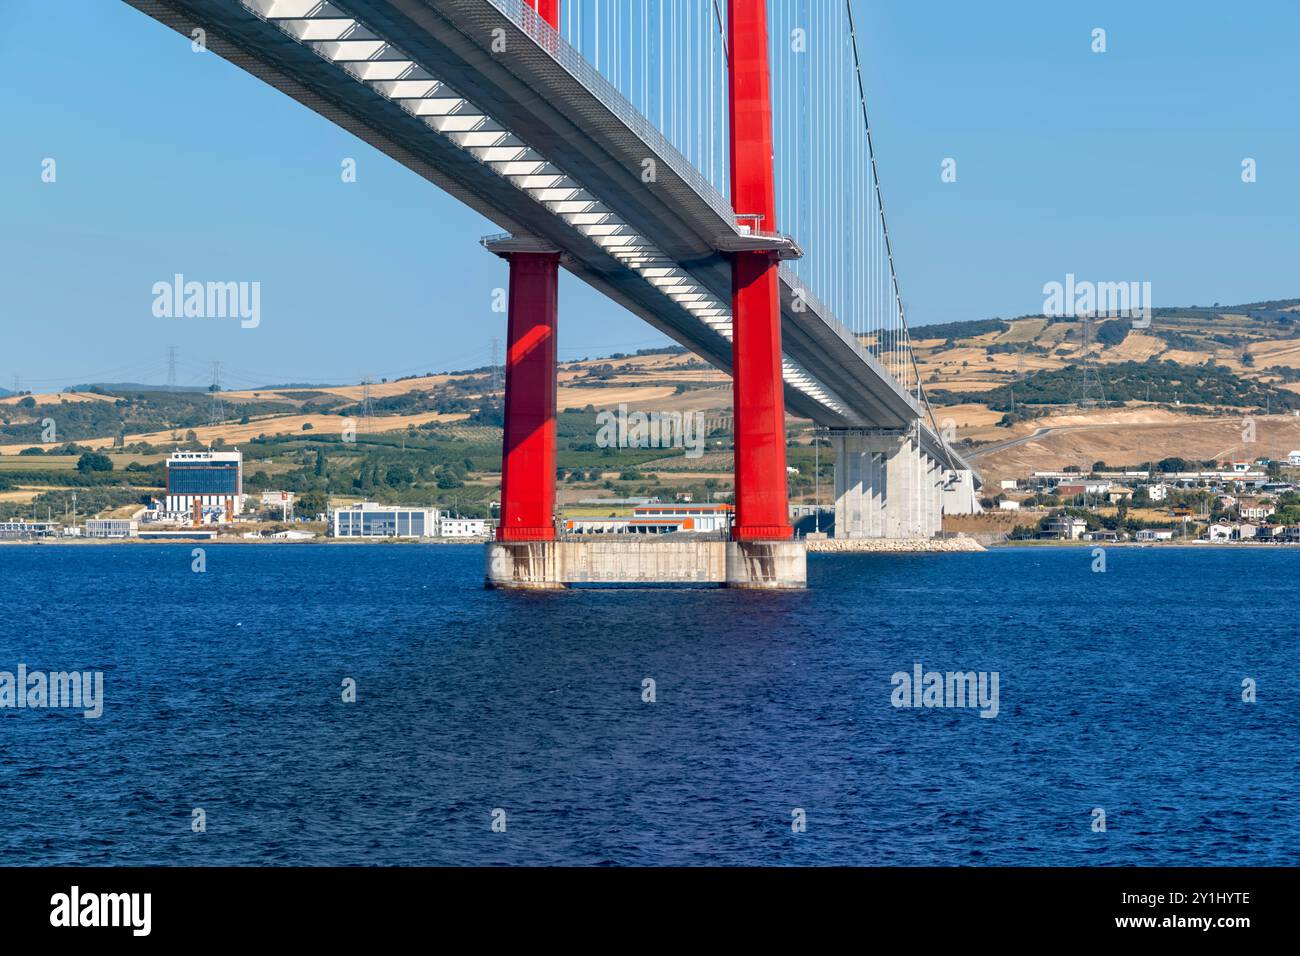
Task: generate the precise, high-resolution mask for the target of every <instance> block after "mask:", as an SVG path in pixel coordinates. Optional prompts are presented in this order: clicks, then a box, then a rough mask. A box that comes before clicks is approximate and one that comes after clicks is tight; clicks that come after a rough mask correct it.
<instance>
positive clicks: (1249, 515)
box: [1237, 498, 1277, 521]
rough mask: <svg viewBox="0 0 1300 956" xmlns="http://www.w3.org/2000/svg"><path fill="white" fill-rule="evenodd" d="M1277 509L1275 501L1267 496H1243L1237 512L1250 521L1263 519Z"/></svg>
mask: <svg viewBox="0 0 1300 956" xmlns="http://www.w3.org/2000/svg"><path fill="white" fill-rule="evenodd" d="M1276 510H1277V507H1276V506H1275V505H1274V504H1273V502H1272V501H1270V500H1268V499H1265V498H1242V499H1241V503H1240V504H1239V505H1238V507H1237V512H1238V513H1239V514H1240V515H1241V516H1242V518H1245V519H1246V520H1248V521H1263V520H1264V519H1265V518H1267V517H1268V516H1269V515H1271V514H1272V513H1273V512H1274V511H1276Z"/></svg>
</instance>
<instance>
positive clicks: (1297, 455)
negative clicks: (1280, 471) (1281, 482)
mask: <svg viewBox="0 0 1300 956" xmlns="http://www.w3.org/2000/svg"><path fill="white" fill-rule="evenodd" d="M1286 463H1287V464H1288V465H1295V466H1297V467H1300V451H1293V452H1291V453H1290V454H1288V455H1287V456H1286Z"/></svg>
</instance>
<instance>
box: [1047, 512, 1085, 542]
mask: <svg viewBox="0 0 1300 956" xmlns="http://www.w3.org/2000/svg"><path fill="white" fill-rule="evenodd" d="M1087 530H1088V522H1086V521H1084V520H1083V519H1082V518H1075V517H1073V516H1072V515H1065V514H1061V515H1056V516H1055V517H1053V518H1052V519H1050V520H1049V521H1048V522H1047V525H1046V527H1045V528H1044V529H1043V536H1044V537H1047V538H1060V539H1062V540H1066V541H1078V540H1079V538H1080V536H1082V534H1083V533H1084V532H1085V531H1087Z"/></svg>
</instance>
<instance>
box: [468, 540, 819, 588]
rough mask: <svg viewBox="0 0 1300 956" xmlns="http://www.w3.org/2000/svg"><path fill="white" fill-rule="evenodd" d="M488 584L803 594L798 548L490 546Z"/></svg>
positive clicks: (610, 543) (793, 544)
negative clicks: (792, 590) (798, 590)
mask: <svg viewBox="0 0 1300 956" xmlns="http://www.w3.org/2000/svg"><path fill="white" fill-rule="evenodd" d="M486 558H487V561H486V575H485V581H484V583H485V585H486V586H487V587H489V588H509V589H514V590H523V591H553V590H559V589H562V588H566V587H570V586H581V585H602V584H603V585H620V584H621V585H627V586H629V587H636V586H640V585H648V584H680V585H713V586H715V587H723V586H725V587H737V588H802V587H805V586H806V584H807V581H808V571H807V560H806V555H805V550H804V545H803V542H801V541H754V542H733V541H707V540H706V541H690V540H674V541H654V540H645V539H636V538H620V539H611V540H607V541H572V540H570V541H493V542H491V543H490V544H488V546H487V554H486Z"/></svg>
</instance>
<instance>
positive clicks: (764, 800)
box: [0, 545, 1300, 865]
mask: <svg viewBox="0 0 1300 956" xmlns="http://www.w3.org/2000/svg"><path fill="white" fill-rule="evenodd" d="M1091 565H1092V556H1091V554H1090V552H1089V551H1088V550H1086V549H1077V550H1076V549H1068V550H1066V549H1053V550H1045V549H1044V550H1033V549H1031V550H1015V551H998V552H989V553H985V554H975V555H964V554H953V555H925V556H921V555H917V556H907V555H882V556H867V555H818V556H812V557H811V558H810V559H809V577H810V582H809V583H810V588H809V590H808V591H807V592H803V593H794V594H767V595H764V594H753V593H735V592H727V591H705V590H632V591H611V590H602V591H574V592H568V593H559V594H544V595H527V594H507V593H501V592H489V591H484V590H483V589H482V587H481V580H482V550H481V548H478V547H469V546H465V547H460V546H452V547H448V546H389V545H374V546H343V545H287V546H275V545H248V546H238V545H228V546H218V545H213V546H210V547H208V548H207V571H206V573H201V574H200V573H193V572H192V571H191V570H190V567H191V557H190V548H189V546H171V545H121V546H117V545H106V546H99V547H96V546H59V545H37V546H6V547H0V593H2V594H3V597H4V604H5V614H4V617H3V621H2V623H0V670H7V671H16V670H17V667H18V665H19V664H20V663H23V664H26V665H27V667H28V668H29V669H31V670H46V671H60V670H70V669H78V670H102V671H103V672H104V680H105V696H106V702H105V705H104V713H103V716H102V717H100V718H99V719H96V720H87V719H85V718H84V717H82V716H81V714H80V712H73V711H66V710H48V709H47V710H30V709H24V710H16V709H6V710H0V862H3V863H6V864H16V863H27V864H35V863H41V864H55V863H88V864H96V863H104V864H108V863H113V864H143V863H162V864H168V863H174V864H231V863H233V864H241V863H277V864H279V863H282V864H352V863H357V864H444V863H446V864H496V863H543V864H549V863H557V864H588V863H624V864H635V863H649V864H891V863H892V864H973V863H981V864H1112V865H1113V864H1135V863H1143V864H1190V863H1213V864H1266V863H1271V864H1295V863H1297V862H1300V800H1298V799H1297V795H1296V788H1297V784H1298V783H1300V773H1298V772H1297V770H1298V764H1300V757H1298V756H1297V753H1298V752H1300V748H1298V747H1297V741H1300V719H1298V716H1297V715H1298V714H1300V651H1298V650H1297V643H1298V639H1297V631H1296V626H1295V621H1296V615H1297V607H1298V606H1300V600H1298V599H1300V585H1298V584H1297V583H1296V582H1297V578H1298V576H1300V575H1298V572H1300V551H1292V550H1278V551H1269V550H1257V549H1250V550H1241V551H1233V550H1228V549H1216V550H1205V551H1197V550H1196V549H1157V548H1151V549H1122V548H1112V549H1110V550H1109V551H1108V553H1107V570H1106V573H1104V574H1098V573H1093V572H1092V571H1091V570H1090V568H1091ZM916 662H920V663H921V664H922V665H923V667H924V668H925V669H927V670H929V669H934V670H940V671H948V670H961V671H970V670H974V671H997V672H998V673H999V675H1000V681H999V706H1000V712H999V714H998V716H997V717H996V718H994V719H984V718H981V717H980V716H979V712H978V711H977V710H974V709H961V710H958V709H896V708H894V707H893V706H891V703H890V698H891V690H892V687H891V682H890V678H891V675H892V674H894V673H895V672H897V671H911V670H912V667H913V665H914V663H916ZM348 677H351V678H353V679H355V680H356V682H357V701H356V703H353V704H347V703H344V702H343V701H342V700H341V682H342V681H343V680H344V678H348ZM1248 677H1249V678H1252V679H1254V680H1255V681H1256V682H1257V687H1258V701H1257V702H1256V703H1253V704H1248V703H1244V702H1243V701H1242V680H1243V679H1244V678H1248ZM645 678H652V679H653V680H654V681H655V687H656V695H657V700H656V702H654V703H644V702H643V701H642V687H643V684H642V682H643V680H644V679H645ZM1095 807H1101V808H1104V810H1105V813H1106V821H1107V831H1106V832H1105V833H1094V832H1093V831H1092V826H1091V824H1092V819H1093V818H1092V810H1093V808H1095ZM194 808H202V809H203V810H204V811H205V813H206V817H207V831H206V832H205V833H193V832H191V819H192V811H193V810H194ZM495 808H501V809H503V810H504V811H505V815H506V817H505V818H506V822H507V826H506V832H504V833H496V832H493V831H492V829H491V823H492V813H493V810H494V809H495ZM795 808H801V809H803V810H804V811H805V812H806V816H807V832H805V833H794V832H792V829H791V819H792V817H791V812H792V810H793V809H795Z"/></svg>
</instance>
